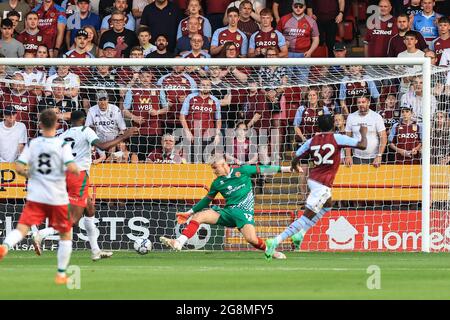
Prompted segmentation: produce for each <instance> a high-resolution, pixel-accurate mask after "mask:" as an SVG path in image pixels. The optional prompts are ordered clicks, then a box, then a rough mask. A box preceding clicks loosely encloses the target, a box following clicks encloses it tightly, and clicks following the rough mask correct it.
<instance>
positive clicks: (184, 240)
mask: <svg viewBox="0 0 450 320" xmlns="http://www.w3.org/2000/svg"><path fill="white" fill-rule="evenodd" d="M177 241H178V242H179V243H180V244H181V246H184V244H185V243H186V241H188V237H186V236H185V235H184V234H182V235H181V236H179V237H178V239H177Z"/></svg>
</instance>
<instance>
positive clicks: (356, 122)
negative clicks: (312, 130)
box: [345, 95, 387, 168]
mask: <svg viewBox="0 0 450 320" xmlns="http://www.w3.org/2000/svg"><path fill="white" fill-rule="evenodd" d="M357 104H358V110H357V111H355V112H353V113H351V114H350V115H349V116H348V118H347V123H346V124H345V133H346V134H347V135H348V136H350V137H354V138H356V139H360V138H361V134H360V133H359V128H360V127H361V126H362V125H363V126H366V127H367V148H366V149H364V150H354V154H353V157H352V149H350V148H347V149H346V150H345V164H346V165H347V166H351V165H353V164H372V165H373V166H374V167H375V168H378V167H380V165H381V160H382V157H383V153H384V150H385V148H386V144H387V136H386V127H385V126H384V122H383V118H381V116H380V115H379V114H378V113H376V112H375V111H372V110H370V108H369V106H370V97H368V96H366V95H361V96H359V97H358V99H357Z"/></svg>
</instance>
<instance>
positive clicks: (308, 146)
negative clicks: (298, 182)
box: [265, 114, 367, 260]
mask: <svg viewBox="0 0 450 320" xmlns="http://www.w3.org/2000/svg"><path fill="white" fill-rule="evenodd" d="M317 123H318V126H319V130H320V132H319V133H316V135H315V136H313V137H312V138H311V139H309V140H307V141H306V142H305V143H304V144H303V145H302V146H301V147H300V148H299V149H298V150H297V151H296V153H295V156H294V158H293V160H292V166H291V169H292V170H293V171H299V170H301V168H300V159H301V158H304V157H308V156H311V157H312V160H313V161H314V164H315V167H314V168H312V169H311V170H310V175H309V178H308V188H309V190H310V192H309V195H308V198H307V199H306V205H305V211H304V213H303V215H302V216H301V217H300V218H298V219H297V220H295V221H294V222H292V223H291V225H290V226H289V227H287V228H286V230H284V231H283V232H282V233H281V234H279V235H278V236H276V237H275V238H273V239H267V240H266V250H265V256H266V259H268V260H270V259H272V257H275V256H274V254H275V252H276V251H275V249H276V248H277V246H278V245H279V244H280V243H281V242H283V241H284V240H285V239H287V238H289V237H292V241H293V243H294V245H295V247H296V248H297V249H299V248H300V245H301V242H302V240H303V237H304V235H305V234H306V232H307V231H308V230H309V229H310V228H311V227H313V226H314V225H315V224H316V223H317V221H319V219H320V218H321V217H323V216H324V215H325V214H326V213H327V212H329V211H330V210H331V208H332V200H331V187H332V186H333V181H334V178H335V177H336V174H337V172H338V169H339V164H340V161H341V157H340V154H341V148H357V149H361V150H364V149H366V147H367V127H366V126H363V125H360V128H359V134H360V140H358V139H356V138H352V137H348V136H345V135H342V134H336V133H334V132H333V130H334V117H333V115H331V114H324V115H321V116H319V117H318V119H317Z"/></svg>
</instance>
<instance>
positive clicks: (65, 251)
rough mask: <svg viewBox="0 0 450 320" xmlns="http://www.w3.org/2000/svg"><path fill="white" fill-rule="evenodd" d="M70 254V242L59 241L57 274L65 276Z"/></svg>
mask: <svg viewBox="0 0 450 320" xmlns="http://www.w3.org/2000/svg"><path fill="white" fill-rule="evenodd" d="M71 254H72V240H59V247H58V274H59V275H65V274H66V269H67V267H68V265H69V261H70V255H71Z"/></svg>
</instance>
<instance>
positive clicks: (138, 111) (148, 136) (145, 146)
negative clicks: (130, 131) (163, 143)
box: [124, 67, 169, 161]
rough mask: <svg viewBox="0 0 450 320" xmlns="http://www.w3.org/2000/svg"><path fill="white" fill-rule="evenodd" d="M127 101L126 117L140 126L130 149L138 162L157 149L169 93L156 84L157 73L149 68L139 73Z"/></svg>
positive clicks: (132, 139) (125, 103) (126, 98)
mask: <svg viewBox="0 0 450 320" xmlns="http://www.w3.org/2000/svg"><path fill="white" fill-rule="evenodd" d="M127 95H128V96H129V97H125V102H124V116H125V117H126V118H128V119H131V120H132V121H133V125H134V126H136V127H138V128H139V135H138V136H135V137H131V143H130V148H131V152H133V153H136V154H137V156H138V158H139V161H145V159H146V157H147V155H148V154H149V153H150V152H151V151H153V150H155V148H156V147H157V145H158V143H159V140H160V137H161V135H162V133H163V118H165V114H166V113H167V112H168V111H169V108H168V106H169V105H168V103H167V100H166V94H165V93H164V91H163V90H161V88H160V87H159V86H157V85H156V84H155V76H154V74H153V71H152V69H151V68H149V67H144V68H142V69H141V70H140V73H139V83H137V84H135V85H134V87H132V88H131V89H129V90H128V92H127Z"/></svg>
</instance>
